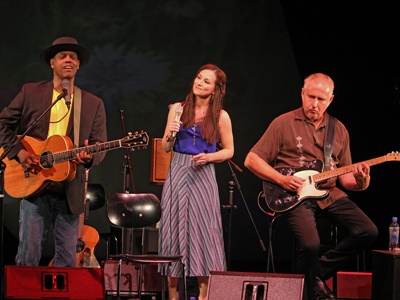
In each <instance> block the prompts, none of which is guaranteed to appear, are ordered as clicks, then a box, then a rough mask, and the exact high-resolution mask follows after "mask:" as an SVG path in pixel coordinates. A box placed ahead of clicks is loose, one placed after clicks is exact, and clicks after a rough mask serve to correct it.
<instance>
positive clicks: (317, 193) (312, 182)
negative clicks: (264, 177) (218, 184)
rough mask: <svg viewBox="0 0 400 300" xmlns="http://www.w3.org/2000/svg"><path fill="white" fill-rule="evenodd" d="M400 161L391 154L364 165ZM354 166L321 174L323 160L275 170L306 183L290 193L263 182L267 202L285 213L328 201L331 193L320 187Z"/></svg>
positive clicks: (277, 186)
mask: <svg viewBox="0 0 400 300" xmlns="http://www.w3.org/2000/svg"><path fill="white" fill-rule="evenodd" d="M399 160H400V154H399V153H398V152H391V153H389V154H387V155H384V156H381V157H377V158H373V159H370V160H366V161H364V163H366V164H367V165H368V166H374V165H377V164H381V163H384V162H388V161H399ZM353 166H354V164H353V165H348V166H345V167H341V168H338V169H334V170H329V171H325V172H322V173H321V171H322V170H323V168H324V163H323V162H322V161H321V160H314V161H311V162H308V163H306V164H305V165H304V166H303V167H300V168H293V167H278V168H275V170H277V171H278V172H279V173H281V174H283V175H287V176H296V177H300V178H303V179H305V181H304V183H303V185H302V186H301V187H300V188H299V189H298V190H297V192H288V191H286V190H284V189H283V188H282V187H281V186H279V185H277V184H275V183H272V182H269V181H263V192H264V196H265V201H266V202H267V205H268V207H269V209H270V210H272V211H273V212H276V213H283V212H286V211H289V210H291V209H292V208H294V207H296V206H297V205H299V204H300V203H302V202H303V201H305V200H307V199H315V200H323V199H326V198H327V197H328V196H329V191H327V190H323V189H319V188H318V185H320V184H321V183H324V182H326V181H327V180H329V179H331V178H334V177H338V176H340V175H343V174H347V173H350V172H352V171H353Z"/></svg>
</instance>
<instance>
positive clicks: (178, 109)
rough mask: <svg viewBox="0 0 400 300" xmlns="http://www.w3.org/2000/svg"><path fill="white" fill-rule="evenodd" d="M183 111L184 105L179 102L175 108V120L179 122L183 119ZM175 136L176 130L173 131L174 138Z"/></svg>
mask: <svg viewBox="0 0 400 300" xmlns="http://www.w3.org/2000/svg"><path fill="white" fill-rule="evenodd" d="M182 113H183V106H182V105H181V104H179V105H178V106H177V107H176V109H175V121H178V122H179V121H180V120H181V116H182ZM175 136H176V131H174V132H172V138H175Z"/></svg>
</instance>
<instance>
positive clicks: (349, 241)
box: [287, 197, 378, 300]
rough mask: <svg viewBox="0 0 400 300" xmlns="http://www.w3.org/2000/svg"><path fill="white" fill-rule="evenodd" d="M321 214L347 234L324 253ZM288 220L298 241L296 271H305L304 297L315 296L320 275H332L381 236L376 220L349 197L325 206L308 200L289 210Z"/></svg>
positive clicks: (327, 276)
mask: <svg viewBox="0 0 400 300" xmlns="http://www.w3.org/2000/svg"><path fill="white" fill-rule="evenodd" d="M317 214H318V216H319V217H323V218H327V219H328V220H329V221H330V222H332V224H334V225H336V226H337V227H338V228H340V229H341V230H342V231H344V232H345V233H346V234H347V236H345V237H344V238H343V239H342V240H341V241H340V243H339V244H338V245H337V246H336V248H335V249H331V250H328V251H327V252H326V253H324V254H322V256H321V257H319V250H320V239H319V235H318V230H317V227H316V221H315V216H316V215H317ZM287 222H288V226H289V227H290V228H291V230H292V231H293V233H294V236H295V238H296V241H297V243H298V253H297V260H296V272H297V273H299V274H304V275H305V288H304V295H303V299H310V300H314V299H315V297H314V282H315V277H316V276H317V275H318V276H320V278H321V279H324V280H326V279H329V278H330V277H332V276H333V275H334V274H335V273H336V272H337V271H339V270H340V269H341V268H343V267H344V266H346V265H347V264H348V263H349V262H351V261H352V260H353V259H354V257H355V256H356V255H357V254H358V253H359V252H360V251H362V250H363V249H365V248H367V247H368V246H370V245H371V244H372V242H374V241H375V239H376V238H377V237H378V229H377V227H376V226H375V224H374V223H373V222H372V221H371V220H370V219H369V218H368V216H367V215H366V214H365V213H364V212H363V211H362V210H361V209H360V208H359V207H358V206H357V205H356V204H355V203H354V202H353V201H351V200H350V199H348V198H347V197H346V198H341V199H339V200H337V201H335V202H333V203H332V204H331V205H330V206H328V207H326V208H324V209H320V208H319V206H318V205H317V203H316V202H315V200H309V201H305V202H304V203H303V204H301V205H299V206H298V207H296V208H295V209H294V210H291V211H289V212H288V213H287Z"/></svg>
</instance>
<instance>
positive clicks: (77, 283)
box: [5, 266, 104, 300]
mask: <svg viewBox="0 0 400 300" xmlns="http://www.w3.org/2000/svg"><path fill="white" fill-rule="evenodd" d="M5 298H6V299H24V300H27V299H76V300H101V299H103V298H104V289H103V269H101V268H67V267H20V266H5Z"/></svg>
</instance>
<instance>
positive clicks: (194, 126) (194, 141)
mask: <svg viewBox="0 0 400 300" xmlns="http://www.w3.org/2000/svg"><path fill="white" fill-rule="evenodd" d="M196 127H197V125H196V123H194V124H193V127H192V130H193V146H194V145H196Z"/></svg>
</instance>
